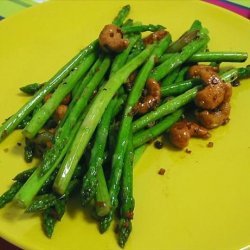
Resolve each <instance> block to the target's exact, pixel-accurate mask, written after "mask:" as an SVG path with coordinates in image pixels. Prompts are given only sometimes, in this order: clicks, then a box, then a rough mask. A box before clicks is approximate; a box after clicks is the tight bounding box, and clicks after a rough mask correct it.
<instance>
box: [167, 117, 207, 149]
mask: <svg viewBox="0 0 250 250" xmlns="http://www.w3.org/2000/svg"><path fill="white" fill-rule="evenodd" d="M191 137H199V138H209V137H210V134H209V132H208V130H207V129H206V128H204V127H202V126H200V125H198V124H196V123H194V122H190V121H187V120H182V121H179V122H177V123H175V124H174V125H173V126H172V127H171V129H170V132H169V138H170V141H171V143H172V144H173V145H174V146H176V147H177V148H180V149H182V148H185V147H186V146H187V145H188V142H189V139H190V138H191Z"/></svg>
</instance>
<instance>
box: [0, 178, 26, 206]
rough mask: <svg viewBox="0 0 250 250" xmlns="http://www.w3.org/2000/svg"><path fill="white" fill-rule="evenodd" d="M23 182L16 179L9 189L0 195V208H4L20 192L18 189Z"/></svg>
mask: <svg viewBox="0 0 250 250" xmlns="http://www.w3.org/2000/svg"><path fill="white" fill-rule="evenodd" d="M22 185H23V183H22V182H19V181H16V182H14V183H13V184H12V185H11V187H10V188H9V190H7V191H6V192H5V193H3V194H2V195H1V196H0V208H3V207H4V206H5V205H6V204H7V203H9V202H11V201H12V200H13V198H14V196H15V195H16V193H17V192H18V190H19V189H20V188H21V187H22Z"/></svg>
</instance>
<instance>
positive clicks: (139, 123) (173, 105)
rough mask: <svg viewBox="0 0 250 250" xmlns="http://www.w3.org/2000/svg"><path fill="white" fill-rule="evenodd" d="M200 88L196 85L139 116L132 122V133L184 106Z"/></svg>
mask: <svg viewBox="0 0 250 250" xmlns="http://www.w3.org/2000/svg"><path fill="white" fill-rule="evenodd" d="M200 88H201V86H196V87H194V88H192V89H190V90H188V91H186V92H185V93H183V94H182V95H179V96H177V97H175V98H173V99H172V100H170V101H167V102H165V103H163V104H162V105H160V106H159V107H158V108H157V109H156V110H155V111H151V112H150V113H147V114H146V115H144V116H142V117H140V118H139V119H137V120H136V121H134V122H133V133H135V132H137V131H138V130H140V129H142V128H144V127H145V126H147V124H149V123H150V122H153V121H156V120H158V119H160V118H161V117H163V116H165V115H167V114H170V113H173V112H174V111H175V110H177V109H178V108H180V107H182V106H184V105H185V104H187V103H189V102H190V101H192V100H193V98H194V97H195V96H196V94H197V91H198V90H199V89H200Z"/></svg>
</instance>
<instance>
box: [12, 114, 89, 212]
mask: <svg viewBox="0 0 250 250" xmlns="http://www.w3.org/2000/svg"><path fill="white" fill-rule="evenodd" d="M83 118H84V116H83V117H82V118H81V119H80V120H79V121H78V122H77V124H76V125H75V127H74V128H73V130H72V133H71V134H70V138H69V141H68V142H67V144H66V145H65V147H64V148H63V150H62V151H61V153H60V155H59V156H58V157H57V159H56V161H55V162H54V163H53V165H52V166H51V167H50V169H49V170H48V171H47V172H46V173H45V174H44V175H41V168H40V167H38V168H37V169H36V170H35V172H34V173H33V174H32V175H31V176H30V178H29V179H28V180H27V181H26V182H25V184H24V185H23V186H22V188H21V189H20V190H19V192H18V193H17V194H16V196H15V200H16V201H17V203H18V204H19V206H21V207H23V208H26V207H28V206H29V205H30V204H31V202H32V200H33V199H34V197H35V196H36V194H37V193H38V192H39V190H40V189H41V188H42V186H43V185H44V183H45V182H46V181H47V180H48V179H49V178H50V177H51V175H52V173H53V172H54V171H55V169H56V168H57V167H58V165H59V164H60V162H61V161H62V159H63V158H64V156H65V154H66V152H67V151H68V149H69V147H70V145H71V143H72V141H73V140H74V137H75V135H76V133H77V131H78V129H79V127H80V125H81V122H82V120H83Z"/></svg>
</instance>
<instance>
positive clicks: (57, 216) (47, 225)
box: [42, 180, 78, 238]
mask: <svg viewBox="0 0 250 250" xmlns="http://www.w3.org/2000/svg"><path fill="white" fill-rule="evenodd" d="M77 184H78V181H77V180H73V181H71V183H70V185H69V189H70V190H69V193H68V195H67V196H65V197H63V198H59V199H57V200H56V201H55V203H54V204H53V206H50V207H48V208H47V209H45V211H44V213H43V215H42V226H43V230H44V232H45V234H46V236H47V237H49V238H51V237H52V234H53V232H54V228H55V225H56V222H58V221H60V220H61V219H62V217H63V215H64V213H65V209H66V203H67V201H68V198H69V194H70V193H71V192H72V191H73V190H74V188H75V187H76V185H77Z"/></svg>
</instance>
